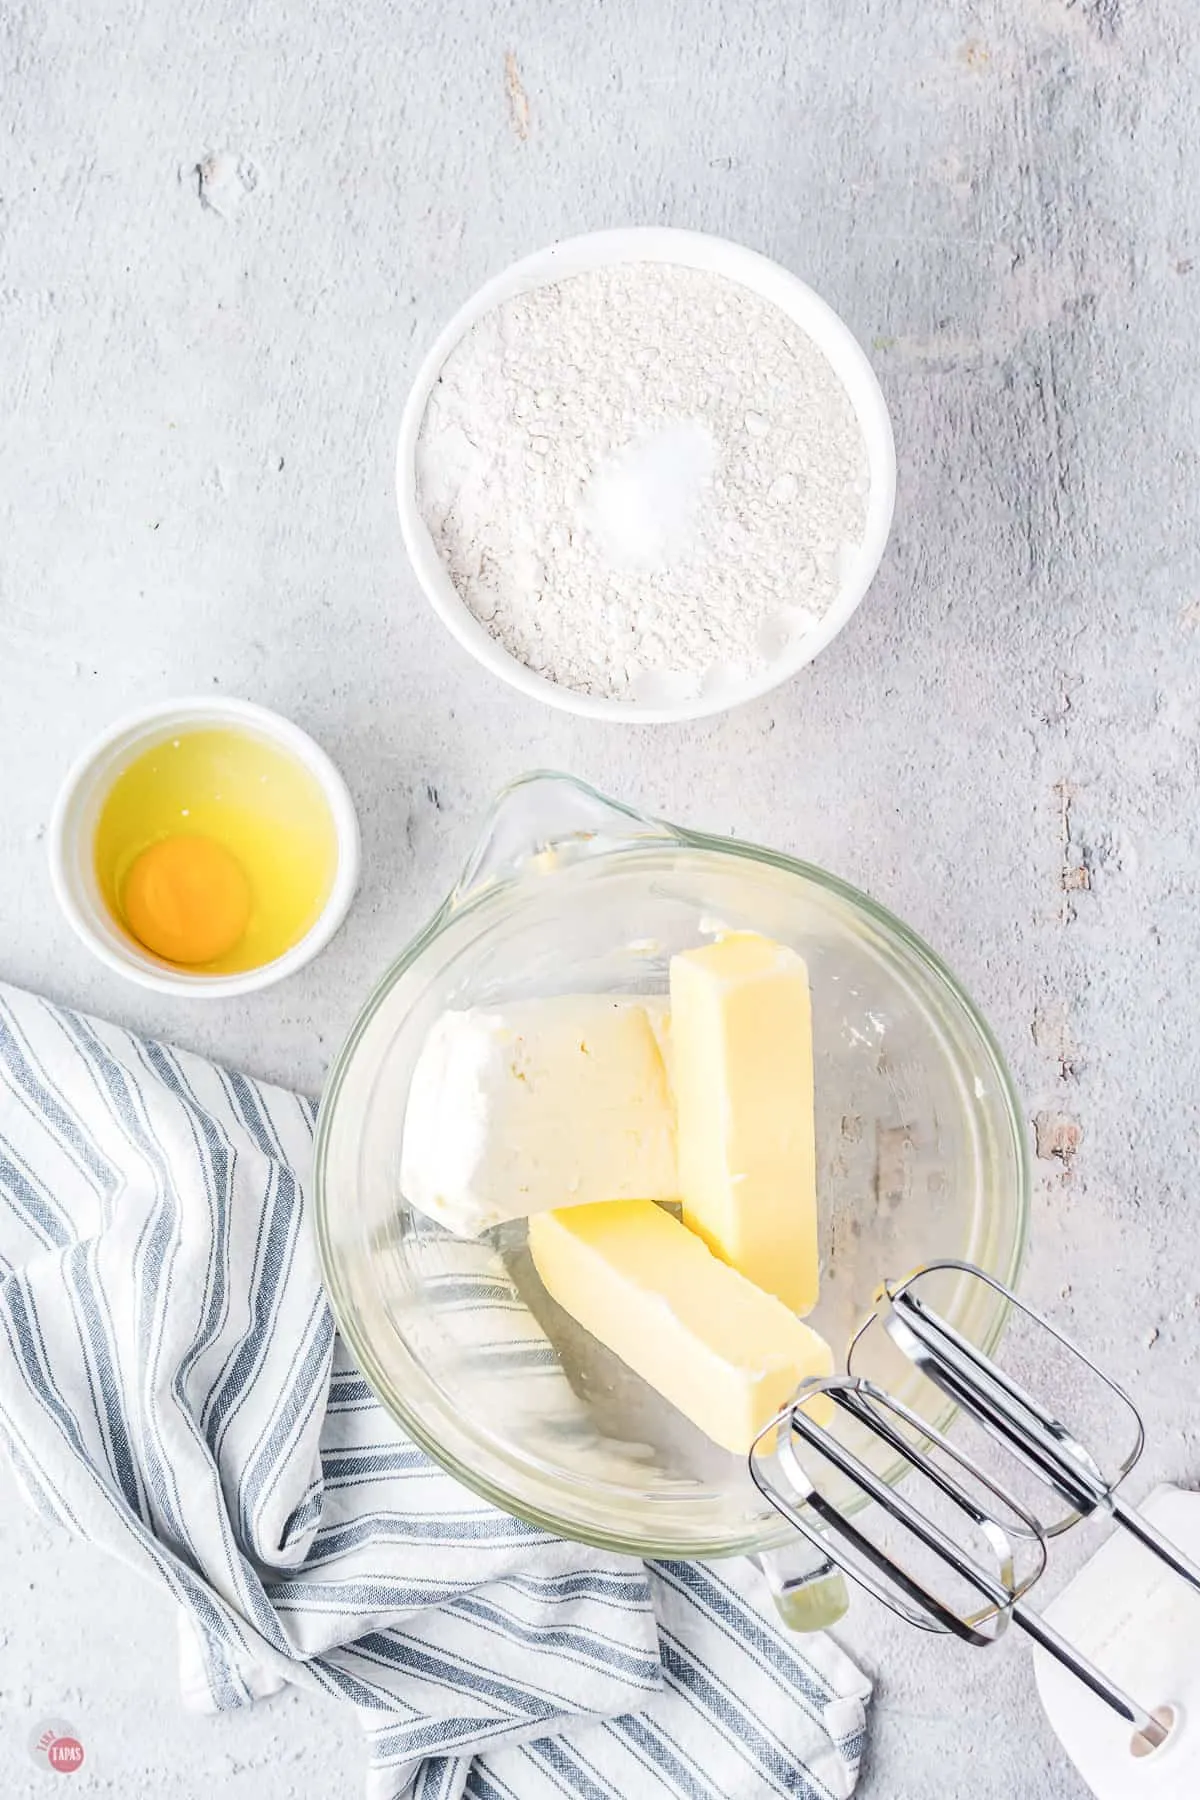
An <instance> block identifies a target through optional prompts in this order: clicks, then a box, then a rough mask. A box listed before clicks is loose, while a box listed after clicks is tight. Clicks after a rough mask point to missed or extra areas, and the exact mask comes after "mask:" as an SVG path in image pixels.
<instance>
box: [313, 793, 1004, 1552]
mask: <svg viewBox="0 0 1200 1800" xmlns="http://www.w3.org/2000/svg"><path fill="white" fill-rule="evenodd" d="M525 779H529V778H528V777H526V778H525ZM560 779H566V780H568V781H570V782H572V783H573V785H574V786H575V787H577V788H579V789H581V790H582V791H583V792H584V793H585V794H587V795H589V796H590V797H592V798H594V799H596V800H598V801H600V802H601V803H602V804H603V805H604V806H606V807H609V808H611V809H612V810H613V811H616V812H625V813H627V814H628V816H629V817H630V818H631V819H638V820H639V822H640V823H641V824H643V825H645V824H647V823H649V821H647V820H645V819H642V818H641V816H640V815H638V814H636V813H633V812H632V810H631V809H627V808H625V807H623V806H621V804H620V803H619V802H614V801H612V800H610V799H609V798H608V796H607V795H604V794H602V793H600V792H599V790H598V789H596V788H592V787H590V786H589V785H588V784H587V783H586V782H581V781H576V780H575V778H574V777H570V776H568V777H565V778H560ZM514 785H516V784H514ZM506 791H507V790H506ZM501 798H503V796H501ZM663 830H664V833H668V832H669V834H670V836H671V837H672V838H674V839H675V840H676V841H677V842H678V843H679V845H680V846H681V847H682V848H685V849H694V850H701V851H707V852H710V853H715V854H717V855H720V856H731V857H737V858H741V859H744V860H746V861H751V862H765V863H767V864H769V865H771V866H772V867H773V868H776V869H779V870H781V871H782V872H783V873H785V874H789V875H798V876H800V877H801V878H802V879H804V880H806V881H809V882H812V883H813V884H814V885H816V886H817V887H820V888H823V889H824V890H825V891H826V892H828V893H831V894H833V895H835V896H836V897H837V898H839V899H841V900H843V901H845V902H846V903H847V904H848V905H850V906H851V907H852V908H854V909H857V910H859V911H860V912H862V913H863V914H864V915H865V916H866V918H867V919H868V920H869V921H870V923H872V924H873V925H875V926H876V927H878V928H880V929H881V930H882V931H883V932H884V934H885V935H886V936H888V937H890V938H891V939H892V940H893V941H894V942H896V943H898V944H899V945H900V946H901V947H902V948H903V949H904V950H905V951H906V952H907V953H908V954H909V955H910V956H911V957H913V958H914V959H915V960H916V961H917V962H918V963H920V964H922V965H924V969H925V972H926V973H927V974H929V975H932V976H933V977H934V978H935V979H936V981H938V982H940V983H941V984H942V985H943V986H944V987H945V989H946V990H947V991H948V993H949V995H950V998H951V1000H952V1001H953V1002H954V1003H955V1004H956V1005H957V1006H958V1007H959V1008H961V1010H962V1012H963V1013H964V1014H965V1015H966V1018H967V1020H968V1022H969V1024H970V1025H971V1027H972V1028H973V1029H974V1031H975V1032H976V1033H978V1036H979V1039H980V1041H981V1042H982V1044H983V1047H984V1049H985V1051H986V1053H987V1055H988V1057H989V1058H990V1060H991V1063H992V1067H993V1069H994V1071H995V1075H996V1081H997V1087H998V1091H999V1093H1000V1096H1001V1098H1002V1101H1003V1112H1004V1115H1005V1119H1006V1122H1007V1125H1008V1132H1009V1137H1010V1139H1011V1142H1012V1148H1013V1154H1014V1160H1015V1165H1016V1190H1017V1191H1016V1194H1015V1208H1014V1224H1013V1231H1012V1248H1011V1253H1010V1257H1009V1266H1008V1267H1007V1268H1005V1269H1000V1270H996V1271H994V1273H996V1274H998V1276H999V1278H1000V1280H1001V1281H1003V1282H1004V1283H1005V1285H1006V1286H1008V1287H1015V1286H1016V1284H1017V1281H1018V1279H1019V1276H1020V1273H1021V1269H1022V1266H1023V1264H1024V1261H1025V1254H1026V1251H1027V1248H1028V1240H1029V1211H1030V1189H1031V1185H1032V1170H1031V1166H1030V1161H1029V1145H1028V1142H1027V1139H1026V1135H1025V1132H1024V1130H1023V1129H1022V1126H1021V1108H1020V1100H1019V1098H1018V1095H1017V1090H1016V1087H1015V1084H1014V1082H1013V1079H1012V1076H1011V1074H1010V1073H1009V1069H1008V1064H1007V1062H1006V1060H1005V1057H1004V1054H1003V1051H1002V1050H1001V1048H1000V1045H999V1043H998V1042H997V1040H996V1037H995V1034H994V1033H993V1031H992V1029H991V1027H990V1026H989V1025H988V1023H987V1021H986V1019H985V1018H984V1017H983V1015H982V1013H981V1012H980V1011H979V1009H978V1007H977V1006H976V1005H975V1003H974V1001H973V1000H972V999H971V997H970V995H969V994H968V993H967V991H966V989H965V988H964V987H963V986H962V984H961V982H960V981H959V980H958V978H957V977H956V976H955V975H954V973H953V971H952V970H951V969H950V968H949V967H948V966H947V964H946V963H945V962H943V960H942V958H941V957H940V956H939V955H938V954H937V952H936V951H935V950H933V949H931V947H930V946H929V945H928V944H927V943H926V942H925V940H924V939H923V938H922V937H920V936H919V935H918V934H917V933H916V932H915V931H913V930H912V929H911V928H910V927H909V926H907V925H905V924H904V922H903V920H901V919H899V918H897V917H896V915H895V914H894V913H892V912H890V911H889V910H888V908H887V907H885V906H882V905H880V903H879V902H878V901H876V900H873V899H872V898H871V897H870V895H868V894H865V893H863V892H862V891H861V889H859V888H856V887H854V886H853V885H852V884H851V883H850V882H847V881H843V880H842V879H841V878H840V877H839V876H837V875H831V874H830V873H829V871H828V870H826V869H822V868H819V867H818V866H817V865H816V864H815V863H808V862H804V861H802V860H801V859H800V858H798V857H793V856H786V855H784V854H783V853H782V852H780V851H777V850H769V849H766V848H765V847H763V846H762V845H758V844H748V843H744V842H740V841H736V840H733V839H730V838H722V837H713V836H710V835H709V834H708V833H706V832H698V831H691V830H688V829H686V828H684V827H683V826H677V825H670V826H667V825H664V826H663ZM663 847H664V843H663V842H662V841H659V842H658V843H657V844H655V843H654V842H653V840H651V841H643V842H641V843H637V842H631V843H628V844H625V845H619V844H614V845H613V847H612V848H611V849H606V850H605V851H604V852H603V855H604V856H605V857H606V858H607V857H609V856H612V857H631V858H636V857H637V856H639V855H645V854H646V853H647V851H648V850H650V849H651V848H657V849H660V850H661V849H662V848H663ZM523 873H524V871H523V869H522V868H521V867H519V866H518V867H517V868H515V869H514V870H513V872H512V874H511V875H508V876H505V877H502V878H499V879H491V880H489V881H488V882H486V884H484V885H483V886H482V887H481V888H480V889H479V890H478V891H477V892H475V893H473V894H470V895H468V896H466V897H464V898H459V897H458V890H457V889H456V890H454V891H452V892H451V894H449V895H448V896H447V898H446V899H445V900H444V901H443V903H442V904H441V906H439V907H438V909H437V911H436V912H435V913H434V915H433V917H432V918H431V919H430V920H429V921H428V923H427V924H426V925H425V926H424V927H423V929H422V930H421V931H420V932H418V933H417V935H416V937H414V938H413V939H412V941H411V942H410V943H409V944H408V945H407V946H406V947H405V949H404V950H402V951H401V953H400V955H399V956H398V957H397V958H396V959H395V961H394V962H393V963H392V964H391V965H390V966H389V968H388V969H387V970H386V971H385V972H384V974H383V975H382V976H381V977H380V979H379V980H378V981H377V982H376V984H375V987H374V988H373V989H372V991H371V993H370V995H369V996H368V998H367V1000H366V1002H365V1003H364V1005H363V1006H362V1008H361V1010H360V1012H359V1014H358V1016H357V1018H356V1019H355V1021H354V1024H353V1025H352V1026H351V1028H350V1031H349V1033H348V1034H347V1037H346V1039H345V1042H344V1043H343V1044H342V1046H341V1049H340V1050H339V1051H338V1053H337V1056H336V1057H335V1058H334V1061H333V1064H332V1067H331V1069H330V1072H329V1078H328V1080H327V1082H326V1084H325V1089H324V1092H323V1094H322V1096H321V1104H320V1112H319V1116H318V1121H317V1134H316V1141H315V1147H314V1162H313V1168H314V1185H313V1199H314V1210H315V1221H316V1235H317V1248H318V1254H319V1256H320V1260H321V1268H322V1273H323V1276H324V1280H325V1286H326V1290H327V1292H328V1295H329V1301H330V1306H331V1308H332V1310H333V1315H334V1318H335V1320H336V1323H337V1327H338V1330H339V1331H340V1332H341V1334H342V1337H343V1338H344V1339H345V1341H346V1343H347V1344H348V1345H349V1347H350V1349H351V1350H352V1351H353V1353H354V1356H355V1358H356V1359H357V1361H358V1364H359V1367H360V1369H361V1370H362V1373H363V1374H364V1376H366V1378H367V1381H368V1383H369V1384H370V1386H371V1388H372V1389H373V1390H374V1392H375V1394H376V1396H377V1397H378V1399H379V1400H380V1401H381V1403H382V1404H383V1405H384V1407H385V1408H386V1409H387V1411H388V1412H389V1413H390V1414H391V1415H392V1417H393V1418H394V1419H395V1420H396V1422H397V1424H399V1425H400V1426H402V1427H403V1429H404V1430H405V1431H407V1432H408V1434H409V1435H410V1437H412V1439H413V1440H414V1442H416V1443H417V1444H418V1445H419V1446H420V1447H421V1448H422V1449H423V1450H424V1451H425V1452H426V1453H427V1454H428V1455H429V1456H430V1457H432V1459H433V1460H434V1461H435V1462H436V1463H438V1464H439V1465H440V1467H442V1468H443V1469H445V1470H446V1471H447V1473H448V1474H450V1475H452V1476H454V1477H455V1479H456V1480H458V1481H461V1482H462V1483H463V1486H464V1487H467V1488H470V1489H471V1491H472V1492H473V1493H475V1494H478V1495H479V1496H480V1497H481V1498H482V1499H484V1500H487V1501H490V1502H491V1504H492V1505H494V1506H496V1507H499V1508H500V1510H501V1511H503V1512H505V1513H508V1514H509V1515H510V1516H512V1517H514V1518H519V1519H523V1520H524V1521H525V1522H526V1523H527V1524H530V1525H535V1526H540V1527H542V1528H543V1529H544V1530H546V1531H549V1532H551V1533H553V1534H554V1535H555V1536H556V1537H565V1538H570V1539H572V1540H573V1541H575V1542H577V1543H585V1544H591V1545H593V1546H595V1547H596V1548H598V1549H602V1550H609V1551H616V1552H618V1553H621V1554H625V1555H635V1556H644V1557H671V1556H679V1555H684V1554H686V1555H687V1556H689V1557H705V1556H713V1557H718V1556H737V1555H756V1554H759V1553H761V1552H762V1551H764V1550H771V1549H777V1548H779V1547H780V1545H782V1544H786V1543H788V1542H789V1541H791V1539H792V1538H793V1537H794V1535H795V1533H794V1529H793V1527H792V1526H791V1525H789V1524H788V1523H787V1522H786V1520H784V1519H783V1518H782V1517H780V1518H779V1520H778V1522H777V1526H776V1524H775V1523H774V1522H767V1523H765V1524H760V1525H759V1526H757V1527H756V1528H755V1529H754V1530H753V1531H752V1532H749V1533H747V1535H746V1536H745V1537H742V1538H737V1539H724V1538H721V1539H713V1540H711V1541H706V1542H701V1541H697V1543H696V1544H694V1545H693V1544H690V1543H689V1544H688V1546H687V1547H686V1549H685V1548H684V1547H683V1546H681V1545H680V1544H679V1543H677V1542H676V1543H672V1542H663V1543H659V1542H654V1541H650V1540H648V1539H643V1538H641V1537H638V1536H636V1534H635V1533H634V1532H633V1531H629V1532H626V1533H621V1532H619V1531H611V1532H606V1531H603V1530H600V1529H598V1528H593V1527H590V1526H581V1525H579V1524H577V1523H576V1522H575V1521H574V1520H572V1519H571V1518H570V1517H566V1516H563V1515H562V1514H560V1513H556V1512H555V1511H554V1510H553V1509H552V1508H551V1507H549V1506H539V1505H537V1504H536V1503H534V1502H530V1501H527V1500H526V1499H524V1498H523V1497H520V1496H517V1495H515V1494H514V1493H512V1492H511V1491H510V1490H509V1489H508V1488H507V1487H505V1486H504V1484H503V1483H502V1482H500V1481H496V1480H493V1479H491V1478H490V1477H489V1476H488V1475H486V1474H481V1473H480V1471H479V1470H478V1469H477V1468H475V1467H472V1466H470V1465H468V1464H466V1463H464V1462H463V1461H461V1460H460V1459H459V1458H458V1457H457V1456H454V1455H452V1454H450V1453H448V1452H447V1451H446V1450H445V1449H444V1448H443V1447H442V1445H441V1444H440V1443H439V1441H438V1438H437V1435H436V1433H435V1432H434V1431H432V1430H431V1429H430V1428H429V1426H428V1425H427V1424H426V1423H425V1421H424V1420H423V1419H422V1418H421V1416H420V1414H419V1413H418V1412H417V1410H416V1409H415V1408H414V1407H412V1406H410V1405H409V1404H408V1402H407V1401H406V1399H405V1396H404V1394H403V1393H402V1392H401V1391H399V1389H398V1388H397V1386H396V1385H395V1383H394V1382H393V1381H392V1380H391V1379H390V1378H389V1376H388V1375H387V1372H386V1371H385V1370H384V1369H383V1368H382V1366H381V1365H380V1363H379V1361H378V1359H377V1358H376V1356H375V1354H374V1351H373V1349H372V1347H371V1344H370V1342H369V1341H368V1338H367V1335H366V1334H365V1333H364V1332H362V1331H360V1329H359V1327H358V1324H357V1321H356V1319H355V1317H354V1311H353V1305H352V1303H351V1297H350V1296H349V1295H348V1294H347V1293H346V1292H345V1290H344V1287H343V1284H342V1278H341V1272H340V1269H339V1267H338V1262H337V1258H336V1257H335V1255H334V1253H333V1247H332V1242H331V1238H330V1234H329V1231H328V1228H327V1223H328V1211H327V1205H326V1201H327V1195H326V1187H325V1171H326V1158H327V1154H328V1149H329V1134H330V1130H331V1120H332V1117H333V1113H334V1109H335V1107H336V1104H337V1099H338V1095H339V1093H340V1092H341V1088H342V1085H343V1083H344V1081H345V1079H346V1075H347V1072H348V1071H349V1068H350V1066H351V1064H352V1062H353V1059H354V1054H355V1051H356V1049H357V1047H358V1045H359V1043H360V1041H361V1039H362V1037H363V1035H364V1033H365V1032H366V1031H367V1029H368V1028H369V1026H370V1024H371V1022H372V1020H373V1018H374V1016H375V1014H376V1012H377V1011H378V1009H379V1007H380V1006H381V1005H382V1004H383V1002H384V1000H385V999H386V998H387V996H388V994H389V993H390V992H391V990H392V988H393V987H394V986H395V985H396V983H397V981H399V980H400V978H401V976H403V975H404V974H405V973H406V972H407V971H408V970H409V969H410V968H411V967H412V965H413V963H415V962H416V960H417V958H418V957H419V956H420V955H421V954H422V953H423V951H424V950H425V949H426V948H427V946H428V945H429V944H431V943H432V942H433V940H434V939H435V938H436V937H437V936H439V934H440V932H441V930H442V928H443V926H444V924H445V923H446V922H447V919H448V917H449V915H450V914H451V913H453V916H454V918H455V920H456V921H457V920H459V919H462V918H466V917H468V916H470V915H471V914H473V913H477V912H480V911H482V910H484V909H485V908H486V907H490V906H493V905H495V904H496V902H497V901H498V900H501V899H502V898H503V897H504V896H505V895H506V894H507V893H509V892H510V891H511V890H512V889H513V888H514V887H518V886H520V884H521V880H522V878H523ZM883 1273H884V1271H881V1279H882V1276H883ZM1009 1310H1010V1309H1009V1307H1008V1304H1007V1302H1001V1303H1000V1305H999V1306H998V1307H997V1310H996V1314H995V1318H994V1320H993V1322H992V1324H991V1326H990V1328H989V1330H988V1331H987V1332H986V1333H985V1334H984V1338H983V1342H982V1343H981V1344H980V1346H979V1347H980V1348H981V1349H982V1351H983V1353H984V1354H985V1355H991V1354H992V1352H993V1351H994V1350H995V1348H996V1346H997V1345H998V1343H999V1342H1000V1339H1001V1337H1002V1336H1003V1334H1004V1329H1005V1326H1006V1324H1007V1320H1008V1313H1009ZM957 1412H958V1408H957V1407H953V1406H949V1407H948V1408H947V1410H946V1412H945V1413H943V1414H942V1415H940V1417H939V1419H938V1420H937V1425H938V1428H939V1429H942V1430H944V1429H945V1428H946V1426H947V1425H948V1424H950V1423H951V1422H952V1421H953V1419H954V1418H955V1417H956V1416H957ZM855 1510H857V1508H856V1509H855Z"/></svg>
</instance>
